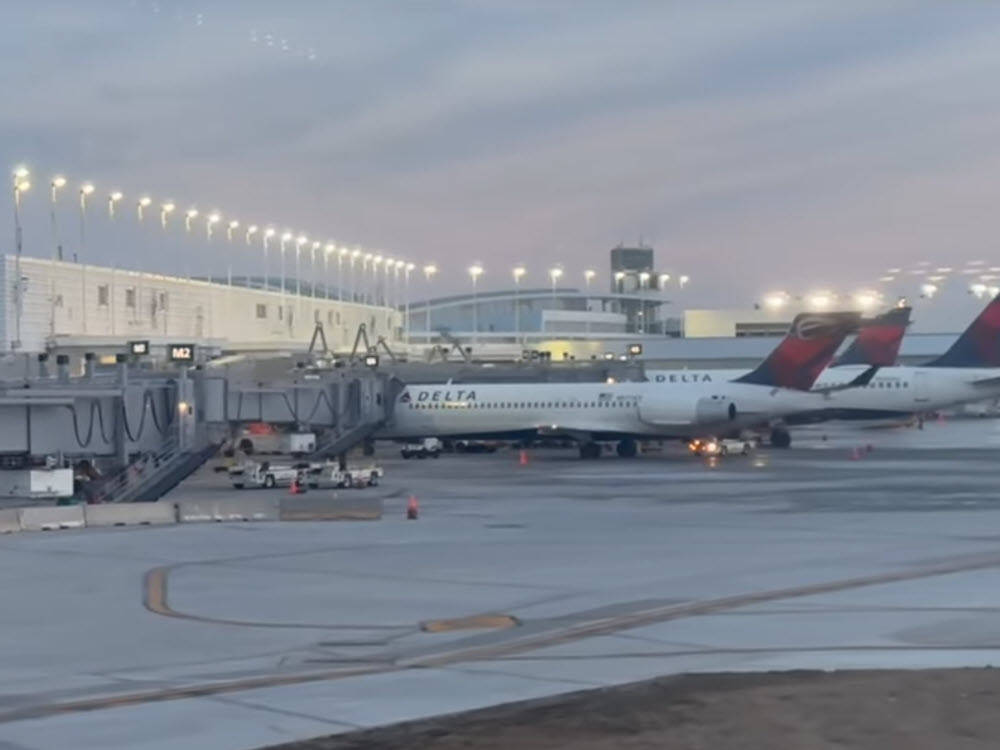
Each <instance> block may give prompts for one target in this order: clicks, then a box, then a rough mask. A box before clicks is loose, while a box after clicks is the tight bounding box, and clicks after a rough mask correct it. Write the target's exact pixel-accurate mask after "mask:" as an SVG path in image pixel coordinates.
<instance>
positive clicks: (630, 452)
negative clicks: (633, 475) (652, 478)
mask: <svg viewBox="0 0 1000 750" xmlns="http://www.w3.org/2000/svg"><path fill="white" fill-rule="evenodd" d="M616 450H617V451H618V455H619V456H621V457H622V458H632V457H633V456H635V454H637V453H638V452H639V446H638V444H637V443H636V442H635V440H633V439H632V438H625V439H624V440H619V441H618V446H617V448H616Z"/></svg>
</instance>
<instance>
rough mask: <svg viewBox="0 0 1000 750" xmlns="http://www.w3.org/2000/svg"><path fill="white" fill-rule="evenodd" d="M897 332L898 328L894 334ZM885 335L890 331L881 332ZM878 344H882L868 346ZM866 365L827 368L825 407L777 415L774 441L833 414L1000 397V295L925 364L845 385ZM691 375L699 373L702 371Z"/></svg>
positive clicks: (843, 416) (887, 412)
mask: <svg viewBox="0 0 1000 750" xmlns="http://www.w3.org/2000/svg"><path fill="white" fill-rule="evenodd" d="M896 333H898V328H897V329H895V333H893V334H892V335H893V336H894V335H895V334H896ZM883 334H885V331H883V332H882V334H878V335H883ZM859 338H860V336H859ZM890 338H891V337H890ZM873 348H877V347H869V349H873ZM862 367H863V366H859V365H857V364H850V363H844V364H843V366H840V367H830V368H827V369H826V371H825V372H823V373H822V374H821V375H820V376H819V378H818V379H817V382H816V386H815V389H816V390H817V391H821V392H822V391H825V392H826V399H825V402H824V404H823V406H822V408H820V409H818V410H807V411H804V412H802V413H800V414H786V415H785V416H784V417H782V418H781V419H780V420H776V421H775V423H773V424H772V425H771V444H772V446H774V447H777V448H787V447H789V446H790V445H791V433H790V432H789V431H788V429H787V426H788V425H796V424H810V423H815V422H820V421H825V420H831V419H840V420H850V421H858V420H872V421H884V420H898V419H901V418H904V419H908V418H911V417H912V416H913V415H915V414H916V415H920V414H926V413H928V412H933V411H938V410H940V409H946V408H949V407H954V406H959V405H961V404H967V403H974V402H977V401H985V400H987V399H994V398H997V397H1000V295H998V296H997V297H995V298H993V299H992V300H990V302H989V303H988V304H987V305H986V307H985V308H984V309H983V310H982V312H980V314H979V315H978V316H977V317H976V319H975V320H973V321H972V323H971V324H969V327H968V328H966V329H965V331H964V332H963V333H962V334H961V335H960V336H959V337H958V339H957V340H956V341H955V343H954V344H952V346H951V347H950V348H949V349H948V351H946V352H945V353H944V354H942V355H941V356H940V357H937V358H936V359H934V360H932V361H930V362H927V363H925V364H923V365H920V366H902V365H896V366H886V367H881V368H880V369H879V370H878V372H877V374H875V375H874V376H873V377H872V378H871V380H870V382H868V383H866V384H864V385H861V384H858V385H857V387H853V388H845V387H843V386H844V385H845V384H847V383H850V382H852V381H854V380H855V379H856V378H857V377H858V374H857V373H858V372H859V369H860V370H861V371H865V370H864V369H862ZM668 372H669V371H668ZM724 372H726V371H724ZM690 376H692V377H699V373H698V372H692V373H690ZM701 376H704V373H701ZM831 389H832V390H831Z"/></svg>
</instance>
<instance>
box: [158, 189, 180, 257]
mask: <svg viewBox="0 0 1000 750" xmlns="http://www.w3.org/2000/svg"><path fill="white" fill-rule="evenodd" d="M175 208H177V206H176V205H175V204H174V202H173V201H167V202H166V203H162V204H160V228H161V229H162V230H163V244H164V246H165V245H166V244H167V217H168V216H169V215H170V214H172V213H173V212H174V209H175ZM164 250H166V247H164ZM164 254H165V255H166V254H167V253H166V252H165V253H164Z"/></svg>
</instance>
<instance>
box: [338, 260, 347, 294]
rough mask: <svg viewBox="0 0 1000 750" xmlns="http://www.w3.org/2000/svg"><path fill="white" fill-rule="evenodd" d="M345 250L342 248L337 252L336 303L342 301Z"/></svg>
mask: <svg viewBox="0 0 1000 750" xmlns="http://www.w3.org/2000/svg"><path fill="white" fill-rule="evenodd" d="M347 252H348V250H347V248H346V247H342V248H340V250H338V251H337V301H338V302H343V301H344V256H345V255H347Z"/></svg>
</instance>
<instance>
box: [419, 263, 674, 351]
mask: <svg viewBox="0 0 1000 750" xmlns="http://www.w3.org/2000/svg"><path fill="white" fill-rule="evenodd" d="M468 272H469V277H470V278H471V279H472V326H473V340H474V341H477V340H478V337H479V304H478V301H479V297H478V290H479V277H480V276H482V275H483V273H484V268H483V266H482V264H481V263H474V264H473V265H471V266H469V268H468ZM511 273H512V276H513V277H514V334H515V337H516V338H517V339H518V340H520V338H521V305H520V292H521V279H522V278H524V276H525V274H526V273H527V269H526V268H525V267H524V266H523V265H521V264H518V265H516V266H514V267H513V268H512V269H511ZM563 275H564V270H563V267H562V266H560V265H556V266H552V267H551V268H549V269H548V276H549V281H550V282H551V284H552V299H553V300H555V299H556V287H557V285H558V283H559V280H560V279H561V278H562V277H563ZM625 276H626V274H625V272H624V271H618V272H616V273H615V275H614V279H615V282H616V284H615V289H616V291H618V292H619V293H621V291H622V288H621V286H622V282H623V281H624V280H625ZM637 277H638V281H639V291H640V292H643V291H646V290H651V289H652V287H651V286H650V282H651V281H652V278H653V275H652V273H650V272H647V271H642V272H640V273H639V274H638V275H637ZM595 278H597V271H595V270H594V269H592V268H587V269H584V271H583V281H584V285H585V287H586V290H587V294H588V299H587V305H588V307H589V304H590V300H589V294H590V287H591V284H592V283H593V281H594V279H595ZM657 278H658V281H659V288H661V289H662V288H663V287H664V286H665V285H666V284H667V283H668V282H669V281H670V280H671V275H670V274H669V273H661V274H658V275H657ZM690 280H691V278H690V277H689V276H686V275H682V276H679V277H678V278H677V282H678V285H679V286H680V288H682V289H683V288H684V287H685V286H687V284H688V282H690ZM641 316H642V313H640V317H641ZM586 325H587V329H586V330H587V333H588V334H589V333H590V320H589V319H588V320H587V324H586ZM427 330H428V332H429V331H431V330H432V328H431V323H430V306H428V308H427Z"/></svg>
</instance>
